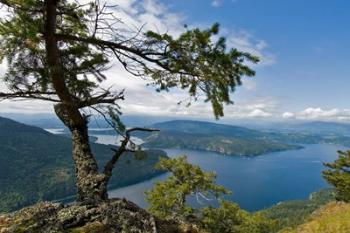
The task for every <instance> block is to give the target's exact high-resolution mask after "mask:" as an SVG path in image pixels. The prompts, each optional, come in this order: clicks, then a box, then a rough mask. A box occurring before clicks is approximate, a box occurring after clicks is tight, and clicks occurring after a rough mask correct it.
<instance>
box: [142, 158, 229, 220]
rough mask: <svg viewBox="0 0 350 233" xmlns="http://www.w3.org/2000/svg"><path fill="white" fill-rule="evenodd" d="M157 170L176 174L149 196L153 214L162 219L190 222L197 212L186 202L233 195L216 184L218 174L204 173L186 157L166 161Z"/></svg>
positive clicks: (159, 183)
mask: <svg viewBox="0 0 350 233" xmlns="http://www.w3.org/2000/svg"><path fill="white" fill-rule="evenodd" d="M157 168H159V169H163V170H166V171H169V172H170V173H171V174H172V175H171V176H170V177H169V178H168V179H166V180H165V181H160V182H157V183H156V185H155V186H154V187H153V189H151V190H150V191H147V192H146V199H147V201H148V202H149V204H150V208H149V210H150V212H152V213H153V214H155V215H156V216H159V217H161V218H168V219H171V218H187V217H188V216H191V215H193V214H194V212H195V209H194V208H193V207H191V206H190V205H188V204H187V200H186V199H187V198H188V197H190V196H193V197H195V198H197V199H199V198H204V199H208V198H211V197H214V198H218V197H219V196H220V195H222V194H229V193H230V192H229V191H228V190H226V189H225V188H224V187H223V186H219V185H216V184H215V178H216V175H215V174H214V173H212V172H204V171H202V169H201V168H200V167H199V166H195V165H192V164H190V163H188V162H187V158H186V156H181V157H179V158H175V159H165V158H162V159H161V160H160V162H159V163H158V164H157Z"/></svg>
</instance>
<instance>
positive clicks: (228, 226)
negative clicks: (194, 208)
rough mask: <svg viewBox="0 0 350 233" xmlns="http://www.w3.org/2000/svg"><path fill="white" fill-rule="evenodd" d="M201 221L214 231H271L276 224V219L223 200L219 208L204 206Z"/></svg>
mask: <svg viewBox="0 0 350 233" xmlns="http://www.w3.org/2000/svg"><path fill="white" fill-rule="evenodd" d="M201 222H202V224H203V226H204V227H205V228H206V229H208V230H210V232H212V233H233V232H234V233H246V232H249V233H271V230H272V229H273V226H274V221H272V220H269V219H267V218H264V217H263V216H261V215H260V214H250V213H248V212H246V211H244V210H242V209H240V208H239V206H238V205H237V204H236V203H233V202H229V201H221V202H220V206H219V207H218V208H213V207H206V208H204V209H203V210H202V219H201Z"/></svg>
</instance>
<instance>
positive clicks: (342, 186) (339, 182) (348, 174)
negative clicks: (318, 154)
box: [323, 151, 350, 202]
mask: <svg viewBox="0 0 350 233" xmlns="http://www.w3.org/2000/svg"><path fill="white" fill-rule="evenodd" d="M338 154H339V157H338V159H336V160H335V161H334V162H333V163H325V164H324V165H325V166H327V167H328V168H329V169H328V170H326V171H323V177H324V178H325V179H326V180H327V182H328V183H330V184H331V185H333V186H334V187H335V189H336V199H337V200H340V201H345V202H350V151H338Z"/></svg>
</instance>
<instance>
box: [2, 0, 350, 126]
mask: <svg viewBox="0 0 350 233" xmlns="http://www.w3.org/2000/svg"><path fill="white" fill-rule="evenodd" d="M113 3H117V4H118V5H119V8H120V9H119V11H118V14H119V15H120V18H121V19H122V20H123V21H124V22H126V23H128V24H131V25H134V26H136V27H138V26H141V25H144V24H145V29H152V30H157V31H159V32H169V33H171V34H173V35H175V36H176V35H179V33H181V32H182V31H183V25H184V24H186V25H189V27H200V28H206V27H209V26H210V25H212V24H213V23H215V22H218V23H220V25H221V35H223V36H225V37H227V42H228V45H229V46H230V47H235V48H238V49H239V50H242V51H247V52H251V53H253V54H255V55H257V56H259V57H260V58H261V62H260V63H259V64H258V65H256V66H253V68H254V69H255V70H256V72H257V73H256V76H255V77H253V78H244V79H243V85H242V86H241V87H239V88H237V90H236V92H235V93H233V94H232V99H233V100H234V102H235V104H234V105H229V106H226V107H225V117H224V119H226V120H227V119H254V120H260V119H274V120H293V119H302V120H326V121H343V122H349V121H350V104H349V103H348V100H349V99H350V92H349V91H348V90H349V88H350V79H349V77H350V45H349V41H350V30H349V22H350V14H349V13H348V12H349V9H350V1H347V0H307V1H305V0H293V1H290V0H177V1H170V0H138V1H137V0H116V1H113ZM5 69H6V65H4V64H2V66H1V70H2V71H3V72H4V70H5ZM106 74H107V76H108V77H109V79H108V81H107V83H106V84H105V85H111V84H113V85H115V86H116V87H117V88H119V89H123V88H125V97H126V100H125V101H124V102H123V103H120V105H121V106H122V111H123V112H124V113H125V114H134V115H155V116H170V117H172V116H176V117H192V118H198V119H213V114H212V111H211V106H210V104H209V103H203V102H198V103H196V104H193V105H192V106H190V107H186V106H184V105H178V104H177V102H179V100H185V99H186V98H187V96H186V93H184V92H182V91H178V90H172V91H171V92H170V93H157V92H155V91H154V88H152V87H147V86H146V83H147V82H146V81H145V80H140V79H138V78H136V77H131V76H130V75H128V74H127V73H125V72H124V71H123V69H122V68H121V67H120V65H118V63H117V62H115V65H114V66H113V68H112V69H111V70H109V71H108V72H107V73H106ZM1 112H3V113H4V112H15V113H52V112H53V110H52V106H51V105H50V104H46V103H38V102H23V101H21V102H8V101H3V102H0V114H1Z"/></svg>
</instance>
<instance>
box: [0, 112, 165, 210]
mask: <svg viewBox="0 0 350 233" xmlns="http://www.w3.org/2000/svg"><path fill="white" fill-rule="evenodd" d="M92 150H93V152H94V153H95V155H96V157H97V160H98V163H99V165H100V166H99V167H102V164H104V163H105V162H106V161H107V160H109V158H110V157H111V156H112V151H111V148H110V146H106V145H100V144H94V143H93V144H92ZM163 156H166V155H165V152H164V151H160V150H149V151H147V156H146V158H145V159H143V160H138V159H136V158H135V157H134V156H133V155H131V154H127V155H125V156H123V157H122V158H121V160H120V161H118V163H117V165H116V168H115V169H114V175H113V177H112V179H111V182H110V184H111V187H119V186H124V185H129V184H133V183H136V182H139V181H142V180H145V179H149V178H151V177H153V176H156V175H159V174H161V173H162V171H159V170H155V169H154V165H155V163H157V162H158V160H159V157H163ZM74 194H75V186H74V167H73V161H72V158H71V140H70V139H69V138H67V137H63V136H57V135H53V134H51V133H48V132H47V131H45V130H43V129H41V128H38V127H33V126H28V125H25V124H21V123H18V122H16V121H13V120H10V119H7V118H2V117H0V212H4V211H10V210H14V209H18V208H20V207H23V206H25V205H29V204H32V203H35V202H37V201H41V200H54V199H61V198H65V197H67V196H70V195H74Z"/></svg>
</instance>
